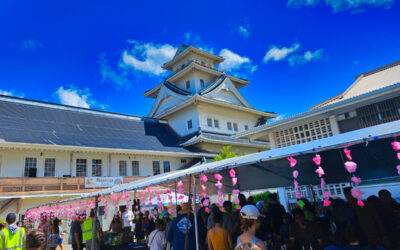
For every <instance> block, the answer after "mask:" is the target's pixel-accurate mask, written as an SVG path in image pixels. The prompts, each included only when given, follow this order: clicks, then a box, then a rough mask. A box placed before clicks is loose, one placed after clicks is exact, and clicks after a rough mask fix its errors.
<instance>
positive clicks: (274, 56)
mask: <svg viewBox="0 0 400 250" xmlns="http://www.w3.org/2000/svg"><path fill="white" fill-rule="evenodd" d="M299 48H300V44H299V43H294V44H293V45H292V46H291V47H289V48H287V47H278V46H275V45H272V46H270V47H269V50H268V51H267V53H266V54H265V56H264V59H263V62H264V63H268V62H269V61H271V60H273V61H281V60H283V59H285V58H286V57H287V56H288V55H289V54H291V53H293V52H295V51H296V50H298V49H299Z"/></svg>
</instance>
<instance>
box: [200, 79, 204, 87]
mask: <svg viewBox="0 0 400 250" xmlns="http://www.w3.org/2000/svg"><path fill="white" fill-rule="evenodd" d="M200 87H202V88H204V87H205V84H204V80H203V79H200Z"/></svg>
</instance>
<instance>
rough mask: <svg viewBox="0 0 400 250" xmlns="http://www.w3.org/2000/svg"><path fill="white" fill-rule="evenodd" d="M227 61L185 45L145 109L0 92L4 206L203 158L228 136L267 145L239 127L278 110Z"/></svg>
mask: <svg viewBox="0 0 400 250" xmlns="http://www.w3.org/2000/svg"><path fill="white" fill-rule="evenodd" d="M223 61H224V58H222V57H220V56H216V55H213V54H210V53H208V52H205V51H203V50H200V49H197V48H195V47H193V46H186V45H181V46H180V47H179V48H178V50H177V52H176V55H175V56H174V58H173V59H172V60H171V61H169V62H166V63H165V64H164V65H163V68H164V69H167V70H169V71H171V74H170V76H168V77H167V78H166V79H165V80H164V81H163V82H162V83H160V84H158V85H157V86H156V87H154V88H152V89H151V90H149V91H146V92H145V93H144V96H145V97H149V98H154V99H155V102H154V105H153V107H152V109H151V110H150V112H149V115H148V117H138V116H134V115H127V114H118V113H112V112H106V111H98V110H92V109H85V108H77V107H71V106H65V105H59V104H54V103H46V102H40V101H34V100H28V99H23V98H15V97H9V96H0V215H3V216H4V215H5V214H7V213H8V212H10V211H13V212H17V213H18V214H23V213H24V211H25V210H26V209H27V208H30V207H32V206H33V205H35V204H36V205H39V204H43V203H46V202H52V201H56V200H60V199H65V198H66V197H72V196H76V195H80V194H83V193H87V192H91V191H94V190H96V189H93V188H90V187H88V186H87V183H86V182H85V181H87V180H88V179H89V177H97V178H108V177H121V178H123V182H130V181H134V180H137V179H138V178H144V177H146V176H152V175H157V174H161V173H165V172H169V171H175V170H179V169H183V168H188V167H191V166H193V165H195V164H200V163H201V162H204V161H207V160H208V159H212V158H213V157H214V156H215V155H216V154H217V153H218V152H220V150H221V149H222V147H224V146H227V145H231V146H232V149H233V150H234V151H237V152H238V153H253V152H258V151H261V150H267V149H269V148H270V145H269V143H268V142H255V143H253V142H251V141H250V140H247V139H238V138H233V137H232V135H234V134H236V133H238V132H243V131H246V130H249V129H251V128H253V127H255V126H256V125H259V124H263V123H265V121H266V120H267V119H269V118H272V117H274V116H275V114H274V113H268V112H262V111H258V110H256V109H254V108H253V107H252V106H251V105H250V104H249V103H248V102H247V101H246V100H245V99H244V97H243V96H242V95H241V94H240V93H239V89H240V88H242V87H244V86H246V85H248V84H249V81H247V80H244V79H239V78H236V77H233V76H230V75H227V74H226V73H225V72H224V71H221V70H219V69H218V68H217V65H218V64H219V63H221V62H223ZM44 201H45V202H44Z"/></svg>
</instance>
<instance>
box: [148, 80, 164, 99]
mask: <svg viewBox="0 0 400 250" xmlns="http://www.w3.org/2000/svg"><path fill="white" fill-rule="evenodd" d="M161 85H162V83H160V84H158V85H157V86H155V87H154V88H152V89H149V90H147V91H146V92H144V93H143V96H144V97H150V98H157V92H158V91H159V90H160V88H161ZM154 95H155V96H154Z"/></svg>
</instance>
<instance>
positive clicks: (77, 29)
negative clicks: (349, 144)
mask: <svg viewBox="0 0 400 250" xmlns="http://www.w3.org/2000/svg"><path fill="white" fill-rule="evenodd" d="M399 13H400V4H399V1H396V0H319V1H318V0H289V1H283V0H268V1H265V0H263V1H261V0H260V1H234V0H231V1H180V2H178V1H140V2H139V1H72V0H70V1H53V0H49V1H40V0H38V1H12V0H3V1H1V2H0V38H1V39H0V93H1V94H7V95H13V96H19V97H25V98H28V99H35V100H43V101H49V102H56V103H64V104H72V105H78V106H82V107H91V108H95V109H105V110H109V111H114V112H121V113H128V114H135V115H142V116H146V115H147V113H148V112H149V110H150V108H151V105H152V103H153V99H149V98H145V97H143V92H144V91H145V90H147V89H150V88H152V87H153V86H155V85H156V84H158V83H160V82H161V80H162V78H163V77H165V76H166V74H168V72H164V71H162V70H161V68H160V67H159V66H160V65H161V64H162V63H164V62H165V61H166V60H168V58H170V57H172V56H173V53H174V48H176V47H177V46H178V45H179V44H181V43H187V44H193V45H195V46H199V47H201V48H203V49H205V50H208V51H211V52H213V53H216V54H220V55H223V56H225V57H226V58H227V60H226V62H225V63H224V64H223V65H221V68H223V69H225V70H227V71H228V72H230V73H231V74H233V75H236V76H240V77H244V78H247V79H249V80H250V81H251V83H250V84H249V85H248V86H247V87H245V88H242V89H241V93H242V94H243V95H244V96H245V98H247V100H248V101H249V102H250V103H251V104H252V105H253V106H254V107H255V108H257V109H260V110H265V111H274V112H277V113H278V114H281V115H284V116H288V115H291V114H296V113H299V112H302V111H305V110H307V109H308V108H309V107H311V106H313V105H315V104H317V103H319V102H321V101H323V100H325V99H328V98H330V97H332V96H334V95H336V94H339V93H340V92H342V91H344V90H345V89H346V88H347V87H348V86H349V85H350V84H351V83H352V82H353V81H354V76H356V75H358V74H360V73H363V72H365V71H369V70H371V69H374V68H376V67H379V66H383V65H385V64H389V63H391V62H394V61H397V60H400V46H399V44H400V28H399V19H398V17H399Z"/></svg>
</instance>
